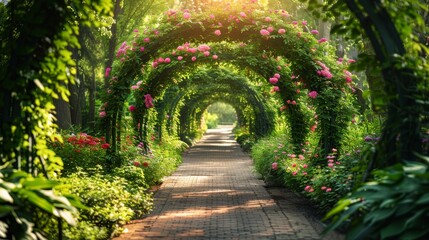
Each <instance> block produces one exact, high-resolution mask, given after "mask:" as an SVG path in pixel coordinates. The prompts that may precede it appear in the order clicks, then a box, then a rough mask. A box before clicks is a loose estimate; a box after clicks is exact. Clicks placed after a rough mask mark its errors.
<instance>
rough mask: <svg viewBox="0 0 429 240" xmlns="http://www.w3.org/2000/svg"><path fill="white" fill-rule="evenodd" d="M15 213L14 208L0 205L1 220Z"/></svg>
mask: <svg viewBox="0 0 429 240" xmlns="http://www.w3.org/2000/svg"><path fill="white" fill-rule="evenodd" d="M12 211H13V207H12V206H9V205H0V218H2V217H4V216H6V215H9V213H11V212H12Z"/></svg>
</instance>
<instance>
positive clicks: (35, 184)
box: [22, 178, 59, 190]
mask: <svg viewBox="0 0 429 240" xmlns="http://www.w3.org/2000/svg"><path fill="white" fill-rule="evenodd" d="M58 184H59V182H56V181H49V180H46V179H43V178H36V179H34V180H27V181H25V182H23V183H22V185H23V186H24V187H25V188H26V189H31V190H39V189H52V188H53V187H55V186H57V185H58Z"/></svg>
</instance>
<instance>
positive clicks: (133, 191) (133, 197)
mask: <svg viewBox="0 0 429 240" xmlns="http://www.w3.org/2000/svg"><path fill="white" fill-rule="evenodd" d="M61 181H62V183H63V184H64V186H63V187H61V188H57V191H59V192H61V193H67V194H73V195H76V196H78V197H79V198H80V199H81V201H82V203H83V204H84V205H85V206H86V207H87V208H85V209H83V210H82V211H81V212H80V213H79V218H78V219H79V223H78V225H77V226H76V227H66V229H65V235H66V237H67V238H70V239H76V236H78V237H77V238H78V239H107V238H109V237H110V236H111V235H112V234H114V233H115V232H117V231H119V230H120V226H121V225H122V224H125V223H127V222H128V221H130V220H131V219H132V218H133V217H137V216H140V215H141V214H143V213H147V212H148V211H149V210H150V209H151V208H152V198H151V195H150V194H148V193H147V192H146V184H145V183H144V174H143V172H142V170H141V169H139V168H136V167H134V166H130V167H125V168H123V169H116V170H115V172H114V173H113V174H111V175H100V174H92V175H88V174H87V173H84V172H76V173H73V174H70V175H69V176H68V177H66V178H61Z"/></svg>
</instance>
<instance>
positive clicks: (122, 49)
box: [116, 42, 130, 57]
mask: <svg viewBox="0 0 429 240" xmlns="http://www.w3.org/2000/svg"><path fill="white" fill-rule="evenodd" d="M129 48H130V46H128V45H127V42H123V43H122V44H121V46H120V47H119V50H118V52H117V53H116V57H121V56H122V55H126V54H127V50H128V49H129Z"/></svg>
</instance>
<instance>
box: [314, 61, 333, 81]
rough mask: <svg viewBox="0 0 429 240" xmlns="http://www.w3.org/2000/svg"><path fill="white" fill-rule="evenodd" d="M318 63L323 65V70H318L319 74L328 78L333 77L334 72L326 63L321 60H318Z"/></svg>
mask: <svg viewBox="0 0 429 240" xmlns="http://www.w3.org/2000/svg"><path fill="white" fill-rule="evenodd" d="M316 63H317V64H318V65H319V66H320V67H322V70H318V71H317V75H319V76H323V77H325V78H327V79H331V78H332V73H331V72H330V71H329V68H328V67H327V66H326V65H325V64H324V63H322V62H321V61H316Z"/></svg>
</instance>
